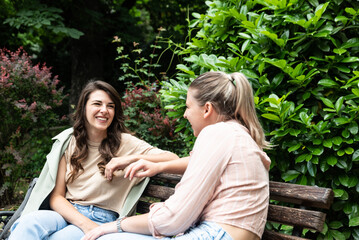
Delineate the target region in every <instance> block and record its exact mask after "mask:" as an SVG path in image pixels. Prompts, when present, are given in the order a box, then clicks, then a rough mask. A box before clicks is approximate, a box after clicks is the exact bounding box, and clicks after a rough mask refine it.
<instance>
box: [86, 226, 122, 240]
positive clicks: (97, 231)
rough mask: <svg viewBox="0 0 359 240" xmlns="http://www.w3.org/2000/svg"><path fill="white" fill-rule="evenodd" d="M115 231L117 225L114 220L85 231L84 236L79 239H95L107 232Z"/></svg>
mask: <svg viewBox="0 0 359 240" xmlns="http://www.w3.org/2000/svg"><path fill="white" fill-rule="evenodd" d="M116 232H117V225H116V221H115V222H109V223H105V224H102V225H100V226H98V227H96V228H94V229H92V230H91V231H89V232H87V233H86V234H85V236H84V237H83V238H82V239H81V240H95V239H97V238H98V237H100V236H102V235H105V234H108V233H116Z"/></svg>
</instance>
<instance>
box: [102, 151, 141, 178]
mask: <svg viewBox="0 0 359 240" xmlns="http://www.w3.org/2000/svg"><path fill="white" fill-rule="evenodd" d="M137 160H138V157H137V156H136V155H130V156H125V157H115V158H112V159H111V161H109V162H108V163H107V164H106V168H105V178H107V180H109V181H111V180H112V177H113V172H114V171H117V170H123V169H125V168H126V167H127V166H128V165H129V164H131V163H133V162H134V161H137Z"/></svg>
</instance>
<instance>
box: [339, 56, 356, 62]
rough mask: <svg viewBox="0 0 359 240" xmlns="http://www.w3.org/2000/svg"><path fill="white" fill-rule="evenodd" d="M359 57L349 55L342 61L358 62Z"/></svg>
mask: <svg viewBox="0 0 359 240" xmlns="http://www.w3.org/2000/svg"><path fill="white" fill-rule="evenodd" d="M358 61H359V58H358V57H347V58H344V59H343V60H341V62H343V63H351V62H358Z"/></svg>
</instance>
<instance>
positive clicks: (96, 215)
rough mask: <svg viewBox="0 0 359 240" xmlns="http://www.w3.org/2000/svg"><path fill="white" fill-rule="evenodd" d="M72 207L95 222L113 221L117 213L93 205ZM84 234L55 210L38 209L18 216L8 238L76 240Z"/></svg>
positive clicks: (17, 239) (75, 205) (10, 239)
mask: <svg viewBox="0 0 359 240" xmlns="http://www.w3.org/2000/svg"><path fill="white" fill-rule="evenodd" d="M73 205H74V207H75V208H76V209H77V210H78V211H79V212H80V213H82V214H83V215H84V216H86V217H88V218H89V219H91V220H92V221H94V222H96V223H97V224H103V223H106V222H112V221H115V220H116V219H117V218H118V214H117V213H115V212H113V211H109V210H105V209H102V208H99V207H95V206H93V205H90V206H82V205H78V204H73ZM83 236H84V233H83V232H82V230H81V229H80V228H78V227H77V226H75V225H72V224H69V223H68V222H66V221H65V219H64V218H63V217H62V216H61V215H60V214H58V213H57V212H55V211H51V210H39V211H36V212H31V213H29V214H26V215H25V216H22V217H20V218H19V219H18V220H17V221H16V222H15V223H14V224H13V226H12V227H11V234H10V237H9V240H23V239H26V240H39V239H44V240H64V239H65V240H78V239H81V238H82V237H83Z"/></svg>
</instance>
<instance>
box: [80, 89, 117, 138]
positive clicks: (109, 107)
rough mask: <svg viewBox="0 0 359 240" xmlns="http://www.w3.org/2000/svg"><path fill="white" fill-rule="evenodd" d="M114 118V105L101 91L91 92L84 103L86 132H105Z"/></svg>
mask: <svg viewBox="0 0 359 240" xmlns="http://www.w3.org/2000/svg"><path fill="white" fill-rule="evenodd" d="M114 116H115V103H114V102H113V101H112V100H111V98H110V96H109V95H108V94H107V93H106V92H105V91H103V90H96V91H93V92H92V93H91V94H90V96H89V99H88V101H87V103H86V120H87V121H86V129H87V131H91V132H92V131H95V132H99V131H100V132H105V133H107V128H108V127H109V126H110V125H111V123H112V120H113V118H114Z"/></svg>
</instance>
